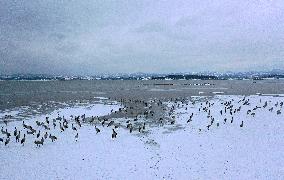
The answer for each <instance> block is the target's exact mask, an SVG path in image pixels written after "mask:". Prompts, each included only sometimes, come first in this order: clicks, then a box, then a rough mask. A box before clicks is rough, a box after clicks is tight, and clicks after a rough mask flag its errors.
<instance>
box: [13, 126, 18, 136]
mask: <svg viewBox="0 0 284 180" xmlns="http://www.w3.org/2000/svg"><path fill="white" fill-rule="evenodd" d="M17 134H18V131H17V128H16V127H15V130H14V136H17Z"/></svg>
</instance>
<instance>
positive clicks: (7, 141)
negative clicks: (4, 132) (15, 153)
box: [5, 137, 10, 146]
mask: <svg viewBox="0 0 284 180" xmlns="http://www.w3.org/2000/svg"><path fill="white" fill-rule="evenodd" d="M9 142H10V138H9V137H8V138H7V139H6V141H5V146H6V145H7V144H9Z"/></svg>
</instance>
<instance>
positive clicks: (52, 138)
mask: <svg viewBox="0 0 284 180" xmlns="http://www.w3.org/2000/svg"><path fill="white" fill-rule="evenodd" d="M49 138H50V139H51V141H52V142H53V141H55V140H57V137H56V136H52V135H51V134H49Z"/></svg>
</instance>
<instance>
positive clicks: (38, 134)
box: [36, 130, 40, 138]
mask: <svg viewBox="0 0 284 180" xmlns="http://www.w3.org/2000/svg"><path fill="white" fill-rule="evenodd" d="M39 136H40V130H39V131H38V133H37V135H36V137H37V138H39Z"/></svg>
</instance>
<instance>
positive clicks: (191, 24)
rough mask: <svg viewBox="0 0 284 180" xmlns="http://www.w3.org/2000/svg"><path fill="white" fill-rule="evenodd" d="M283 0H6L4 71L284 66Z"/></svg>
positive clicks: (0, 41) (0, 26) (0, 29)
mask: <svg viewBox="0 0 284 180" xmlns="http://www.w3.org/2000/svg"><path fill="white" fill-rule="evenodd" d="M283 12H284V3H283V1H281V0H279V1H277V0H270V1H268V0H261V1H259V0H255V1H245V0H238V1H229V0H218V1H217V0H213V1H209V0H205V1H197V0H192V1H181V0H178V1H110V0H109V1H92V0H86V1H80V2H79V1H75V0H71V1H70V0H68V1H67V0H62V1H57V0H48V1H39V0H35V1H28V0H23V1H0V73H53V74H61V73H64V74H96V73H103V72H138V71H139V72H141V71H142V72H184V71H208V70H209V71H210V70H211V71H228V70H232V71H246V70H267V69H273V68H284V63H283V62H284V60H283V57H284V51H283V49H284V13H283Z"/></svg>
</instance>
